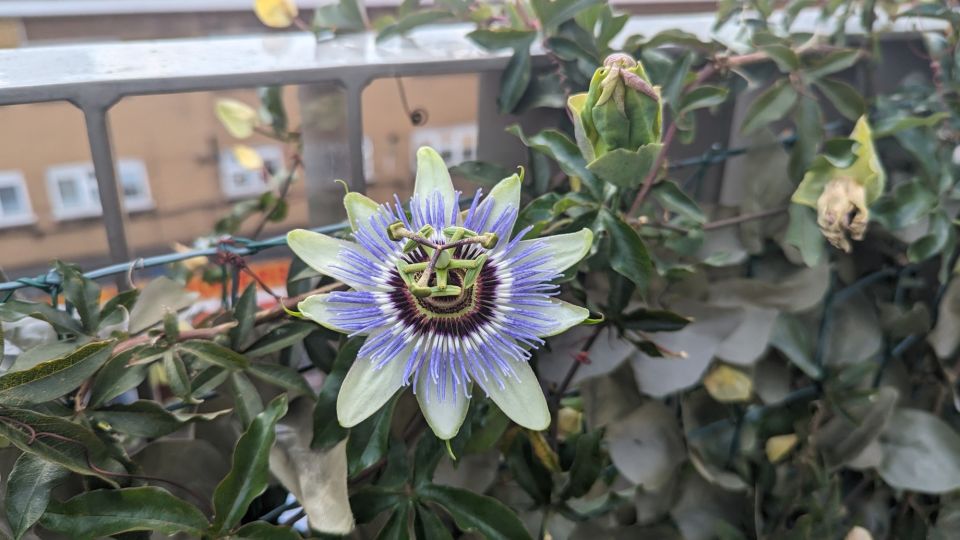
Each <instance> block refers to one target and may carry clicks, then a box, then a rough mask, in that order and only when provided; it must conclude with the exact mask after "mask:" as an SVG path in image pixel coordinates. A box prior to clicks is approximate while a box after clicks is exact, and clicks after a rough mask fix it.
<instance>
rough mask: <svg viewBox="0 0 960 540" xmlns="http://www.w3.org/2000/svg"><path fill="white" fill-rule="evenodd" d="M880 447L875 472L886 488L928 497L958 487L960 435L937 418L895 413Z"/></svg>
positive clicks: (912, 412) (915, 412)
mask: <svg viewBox="0 0 960 540" xmlns="http://www.w3.org/2000/svg"><path fill="white" fill-rule="evenodd" d="M880 445H881V447H882V448H883V461H882V462H881V464H880V466H879V467H877V472H879V473H880V477H881V478H883V480H884V481H885V482H887V484H889V485H890V486H892V487H894V488H896V489H902V490H907V491H916V492H919V493H931V494H942V493H949V492H951V491H955V490H956V489H957V488H960V435H958V434H957V432H956V430H954V429H953V428H952V427H951V426H950V424H947V423H946V422H944V421H943V420H942V419H940V418H938V417H937V416H934V415H932V414H930V413H928V412H926V411H922V410H918V409H905V408H901V409H897V410H895V411H894V412H893V415H892V416H891V417H890V421H889V423H888V424H887V427H886V429H885V430H884V432H883V434H882V435H881V436H880Z"/></svg>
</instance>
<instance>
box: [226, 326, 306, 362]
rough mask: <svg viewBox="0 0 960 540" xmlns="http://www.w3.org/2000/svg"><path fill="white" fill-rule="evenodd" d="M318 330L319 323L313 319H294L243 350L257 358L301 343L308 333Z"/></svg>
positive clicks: (247, 354)
mask: <svg viewBox="0 0 960 540" xmlns="http://www.w3.org/2000/svg"><path fill="white" fill-rule="evenodd" d="M316 331H317V325H316V324H314V323H313V322H312V321H292V322H289V323H286V324H282V325H280V326H277V327H276V328H273V329H271V330H270V331H269V332H267V333H266V334H264V335H263V337H261V338H260V339H258V340H257V341H255V342H254V343H253V345H251V346H250V348H249V349H247V350H246V351H244V352H243V354H244V356H246V357H247V358H256V357H258V356H265V355H268V354H270V353H275V352H277V351H282V350H283V349H286V348H287V347H290V346H292V345H294V344H297V343H300V342H301V341H303V340H304V338H306V337H307V336H308V335H310V334H312V333H313V332H316Z"/></svg>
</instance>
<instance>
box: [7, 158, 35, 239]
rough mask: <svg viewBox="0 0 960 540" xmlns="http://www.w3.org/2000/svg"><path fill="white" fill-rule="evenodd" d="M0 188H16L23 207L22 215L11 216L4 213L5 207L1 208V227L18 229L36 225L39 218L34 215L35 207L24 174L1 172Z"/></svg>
mask: <svg viewBox="0 0 960 540" xmlns="http://www.w3.org/2000/svg"><path fill="white" fill-rule="evenodd" d="M0 187H4V188H6V187H12V188H14V189H15V190H16V191H17V193H18V196H19V197H20V202H21V204H22V206H23V210H22V211H21V212H20V213H18V214H13V215H9V216H8V215H6V214H5V213H4V211H3V207H0V227H17V226H20V225H30V224H31V223H36V221H37V216H36V215H35V214H34V213H33V206H32V205H31V204H30V193H29V191H27V181H26V180H25V179H24V178H23V173H21V172H20V171H0Z"/></svg>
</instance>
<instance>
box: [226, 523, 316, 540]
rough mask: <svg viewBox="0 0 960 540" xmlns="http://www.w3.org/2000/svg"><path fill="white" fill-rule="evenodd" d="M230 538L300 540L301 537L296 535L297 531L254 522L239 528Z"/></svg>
mask: <svg viewBox="0 0 960 540" xmlns="http://www.w3.org/2000/svg"><path fill="white" fill-rule="evenodd" d="M230 538H231V539H233V538H238V539H239V538H243V539H249V540H300V538H301V537H300V535H299V534H297V531H295V530H293V529H292V528H290V527H283V526H280V525H273V524H271V523H267V522H265V521H254V522H252V523H247V524H246V525H244V526H243V527H240V529H239V530H237V532H235V533H234V534H233V535H231V536H230Z"/></svg>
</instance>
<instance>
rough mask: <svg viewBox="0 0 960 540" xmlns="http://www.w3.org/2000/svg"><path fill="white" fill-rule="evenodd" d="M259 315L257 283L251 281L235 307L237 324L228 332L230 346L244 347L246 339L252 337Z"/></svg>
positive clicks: (234, 313)
mask: <svg viewBox="0 0 960 540" xmlns="http://www.w3.org/2000/svg"><path fill="white" fill-rule="evenodd" d="M256 315H257V284H256V283H251V284H250V285H247V288H246V289H245V290H244V291H243V294H241V295H240V299H239V300H237V304H236V307H234V309H233V316H234V317H235V318H236V319H237V325H236V326H234V327H233V328H231V329H230V331H229V332H227V336H228V337H229V338H230V346H231V347H233V348H234V349H242V348H243V344H244V341H246V340H247V339H249V338H250V334H251V331H252V330H253V322H254V318H255V317H256Z"/></svg>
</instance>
